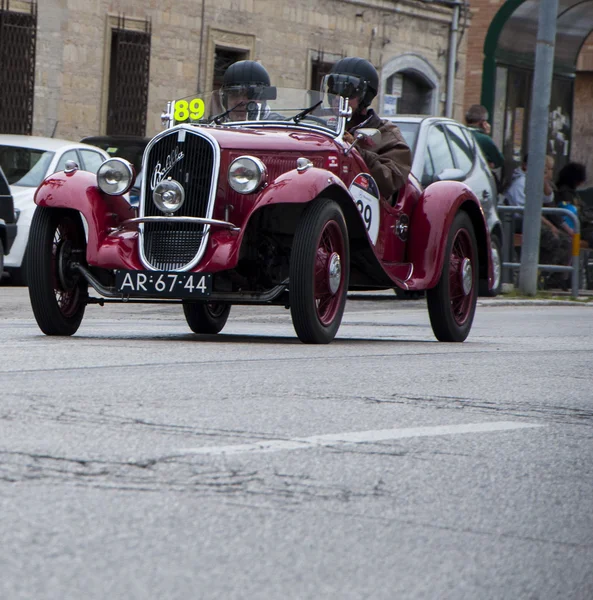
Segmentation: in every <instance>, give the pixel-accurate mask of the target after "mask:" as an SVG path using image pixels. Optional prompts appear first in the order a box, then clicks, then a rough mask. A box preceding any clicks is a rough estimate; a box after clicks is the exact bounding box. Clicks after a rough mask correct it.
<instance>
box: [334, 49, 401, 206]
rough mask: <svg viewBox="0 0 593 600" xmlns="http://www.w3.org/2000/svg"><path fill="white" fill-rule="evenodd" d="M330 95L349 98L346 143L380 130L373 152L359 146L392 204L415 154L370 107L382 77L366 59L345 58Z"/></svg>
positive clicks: (388, 122)
mask: <svg viewBox="0 0 593 600" xmlns="http://www.w3.org/2000/svg"><path fill="white" fill-rule="evenodd" d="M325 82H326V83H325V86H324V87H326V91H327V93H328V94H329V95H330V96H331V95H334V96H342V97H344V98H348V100H349V105H350V107H351V108H352V116H351V117H350V120H349V121H348V123H347V124H346V133H345V134H344V140H345V141H346V142H348V143H350V144H352V143H353V142H354V136H355V135H356V131H357V130H358V129H360V128H362V127H369V128H373V129H378V130H379V131H380V132H381V141H380V143H379V144H378V145H377V146H374V147H372V148H370V147H368V146H367V147H365V146H364V145H363V144H361V145H359V146H358V151H359V152H360V154H361V156H362V158H363V159H364V161H365V163H366V164H367V166H368V168H369V171H370V174H371V175H372V176H373V178H374V179H375V181H376V182H377V185H378V187H379V191H380V192H381V194H382V195H383V196H384V197H385V198H387V199H389V200H391V199H392V197H393V195H394V194H395V193H396V192H397V191H398V190H399V189H400V188H401V187H402V186H404V185H405V183H406V182H407V180H408V174H409V172H410V168H411V166H412V153H411V152H410V148H409V147H408V145H407V144H406V142H405V140H404V138H403V136H402V134H401V132H400V130H399V128H398V127H397V126H396V125H394V124H393V123H391V121H387V120H385V119H381V118H379V116H378V115H377V114H376V113H375V111H374V110H373V109H372V108H369V107H370V104H371V102H372V101H373V98H374V97H375V96H376V95H377V90H378V89H379V75H378V74H377V70H376V69H375V67H374V66H373V65H372V64H371V63H370V62H369V61H368V60H365V59H364V58H353V57H351V58H343V59H341V60H339V61H338V62H337V63H336V64H335V65H334V66H333V67H332V68H331V71H330V73H329V75H327V76H326V78H325Z"/></svg>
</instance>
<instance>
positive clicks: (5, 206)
mask: <svg viewBox="0 0 593 600" xmlns="http://www.w3.org/2000/svg"><path fill="white" fill-rule="evenodd" d="M16 220H17V213H16V211H15V210H14V202H13V200H12V194H11V193H10V187H9V185H8V181H7V179H6V176H5V175H4V172H3V171H2V167H0V279H2V277H3V275H4V260H5V257H6V256H7V255H8V254H10V249H11V247H12V244H13V242H14V238H15V236H16V229H17V225H16Z"/></svg>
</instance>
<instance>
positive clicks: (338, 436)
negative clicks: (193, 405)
mask: <svg viewBox="0 0 593 600" xmlns="http://www.w3.org/2000/svg"><path fill="white" fill-rule="evenodd" d="M533 427H545V425H537V424H535V423H518V422H513V421H494V422H490V423H464V424H461V425H437V426H435V427H406V428H401V429H377V430H374V431H351V432H346V433H330V434H326V435H312V436H310V437H303V438H293V439H290V440H265V441H261V442H255V443H253V444H234V445H231V446H202V447H198V448H185V449H181V450H179V451H177V452H176V453H175V456H179V455H183V454H209V455H220V454H248V453H256V452H257V453H259V452H281V451H283V450H285V451H288V450H309V449H311V448H320V447H328V446H338V445H341V444H365V443H367V444H368V443H371V444H372V443H373V442H381V441H385V440H399V439H403V438H412V437H432V436H437V435H456V434H460V433H489V432H493V431H512V430H515V429H530V428H533Z"/></svg>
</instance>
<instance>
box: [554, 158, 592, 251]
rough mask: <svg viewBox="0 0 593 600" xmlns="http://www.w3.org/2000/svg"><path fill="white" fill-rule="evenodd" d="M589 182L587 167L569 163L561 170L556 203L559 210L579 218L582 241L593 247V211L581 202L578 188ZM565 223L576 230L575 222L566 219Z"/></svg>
mask: <svg viewBox="0 0 593 600" xmlns="http://www.w3.org/2000/svg"><path fill="white" fill-rule="evenodd" d="M586 180H587V169H586V167H585V165H583V164H581V163H577V162H569V163H567V164H566V165H564V166H563V167H562V169H560V173H558V179H557V181H556V187H557V192H556V201H557V204H558V207H559V208H566V209H568V210H570V211H572V212H574V214H576V215H577V216H578V218H579V221H580V224H581V239H583V240H585V241H586V242H587V243H588V244H589V246H590V247H593V214H591V213H592V212H593V211H592V210H591V209H590V208H589V207H587V206H585V205H584V204H583V202H582V201H581V198H580V196H579V193H578V191H577V188H579V187H580V186H581V185H583V183H585V181H586ZM564 220H565V222H567V225H568V226H569V227H570V228H571V231H572V230H573V229H574V226H575V225H574V220H573V219H571V218H570V217H568V216H566V217H564Z"/></svg>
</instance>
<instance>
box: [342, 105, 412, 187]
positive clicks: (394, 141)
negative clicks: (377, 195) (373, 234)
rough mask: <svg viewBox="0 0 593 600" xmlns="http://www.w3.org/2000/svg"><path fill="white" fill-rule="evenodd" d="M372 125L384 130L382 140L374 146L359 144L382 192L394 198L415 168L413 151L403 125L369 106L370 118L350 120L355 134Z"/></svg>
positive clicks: (350, 131)
mask: <svg viewBox="0 0 593 600" xmlns="http://www.w3.org/2000/svg"><path fill="white" fill-rule="evenodd" d="M362 127H371V128H373V129H378V130H379V131H380V132H381V142H380V143H379V144H378V145H377V146H374V147H373V148H372V149H367V148H364V147H362V146H357V148H358V151H359V152H360V154H361V156H362V158H363V159H364V162H365V163H366V164H367V166H368V168H369V171H370V173H371V175H372V176H373V179H374V180H375V181H376V182H377V185H378V186H379V191H380V192H381V194H382V195H383V196H384V197H385V198H387V199H391V197H392V196H393V194H394V193H395V192H397V191H398V190H399V189H400V188H401V187H402V186H403V185H405V183H406V182H407V181H408V174H409V173H410V169H411V167H412V153H411V152H410V148H409V147H408V145H407V144H406V142H405V140H404V138H403V136H402V134H401V132H400V130H399V127H397V125H394V124H393V123H392V122H391V121H387V120H385V119H381V118H379V116H378V115H377V114H376V113H375V111H374V110H372V109H370V108H369V109H368V111H367V118H366V119H365V120H364V121H362V122H358V123H349V126H348V132H349V133H351V134H353V135H354V134H355V132H356V130H357V129H360V128H362Z"/></svg>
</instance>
